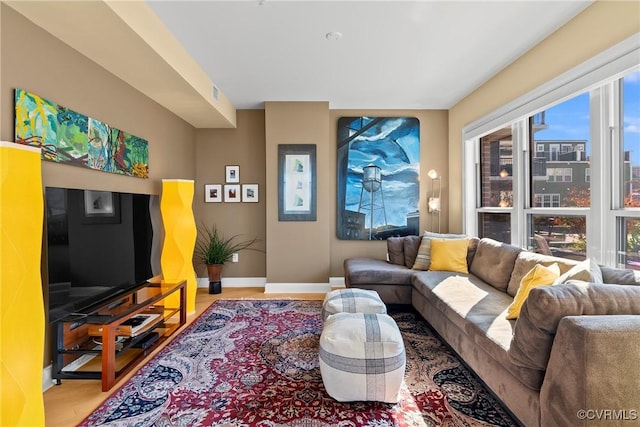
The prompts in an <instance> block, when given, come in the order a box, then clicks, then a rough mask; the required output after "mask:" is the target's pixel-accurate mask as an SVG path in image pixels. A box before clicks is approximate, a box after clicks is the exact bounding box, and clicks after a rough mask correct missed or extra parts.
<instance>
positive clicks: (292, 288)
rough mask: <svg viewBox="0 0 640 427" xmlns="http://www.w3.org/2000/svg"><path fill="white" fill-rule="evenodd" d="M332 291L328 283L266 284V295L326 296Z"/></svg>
mask: <svg viewBox="0 0 640 427" xmlns="http://www.w3.org/2000/svg"><path fill="white" fill-rule="evenodd" d="M329 291H331V286H330V285H329V284H328V283H266V284H265V286H264V293H265V294H274V293H277V294H283V293H288V294H326V293H327V292H329Z"/></svg>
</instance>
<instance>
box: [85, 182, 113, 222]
mask: <svg viewBox="0 0 640 427" xmlns="http://www.w3.org/2000/svg"><path fill="white" fill-rule="evenodd" d="M83 223H85V224H119V223H120V198H119V195H118V194H117V193H112V192H111V191H94V190H84V219H83Z"/></svg>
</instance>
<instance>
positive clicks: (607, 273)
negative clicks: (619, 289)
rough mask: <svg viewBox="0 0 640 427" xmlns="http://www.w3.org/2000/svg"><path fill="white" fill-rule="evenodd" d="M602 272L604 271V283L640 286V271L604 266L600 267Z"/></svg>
mask: <svg viewBox="0 0 640 427" xmlns="http://www.w3.org/2000/svg"><path fill="white" fill-rule="evenodd" d="M600 271H602V281H603V282H604V283H615V284H618V285H639V286H640V271H637V270H625V269H622V268H613V267H603V266H600Z"/></svg>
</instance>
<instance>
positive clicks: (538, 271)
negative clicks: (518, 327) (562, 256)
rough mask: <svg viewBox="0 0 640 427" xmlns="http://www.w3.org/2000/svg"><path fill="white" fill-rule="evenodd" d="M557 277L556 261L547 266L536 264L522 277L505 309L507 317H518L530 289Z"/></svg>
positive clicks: (558, 272) (552, 280) (549, 283)
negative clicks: (507, 307)
mask: <svg viewBox="0 0 640 427" xmlns="http://www.w3.org/2000/svg"><path fill="white" fill-rule="evenodd" d="M558 277H560V267H558V264H557V263H553V264H551V265H550V266H549V267H546V266H544V265H542V264H536V265H535V266H534V267H533V268H532V269H531V270H530V271H529V272H528V273H527V274H525V275H524V277H523V278H522V281H521V282H520V287H519V288H518V292H517V293H516V296H515V297H514V298H513V302H512V303H511V305H510V306H509V309H508V310H507V319H517V318H518V316H519V315H520V309H521V308H522V304H524V301H525V300H526V299H527V297H528V296H529V292H531V289H533V288H537V287H538V286H550V285H552V284H553V282H554V281H555V280H556V279H557V278H558Z"/></svg>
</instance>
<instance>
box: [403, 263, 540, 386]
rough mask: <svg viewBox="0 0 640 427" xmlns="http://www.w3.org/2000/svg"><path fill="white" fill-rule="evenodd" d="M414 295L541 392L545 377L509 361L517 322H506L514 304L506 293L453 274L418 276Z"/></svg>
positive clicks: (415, 279)
mask: <svg viewBox="0 0 640 427" xmlns="http://www.w3.org/2000/svg"><path fill="white" fill-rule="evenodd" d="M413 293H414V295H415V294H416V293H418V294H420V295H421V296H422V297H424V298H425V299H426V300H428V301H429V303H430V304H431V305H432V306H434V307H436V308H437V309H438V310H439V311H440V312H441V313H442V315H443V316H444V317H445V318H446V319H447V322H451V323H452V324H453V325H455V327H457V328H458V329H460V330H461V331H464V333H465V334H466V335H468V336H469V337H470V339H471V340H472V341H474V342H475V343H476V344H477V345H478V346H481V347H482V348H483V349H484V350H485V351H486V352H487V353H489V354H490V355H491V356H492V358H493V359H494V360H495V363H496V364H498V365H500V366H504V367H505V368H506V369H507V370H508V371H509V372H510V373H511V374H513V375H514V376H515V377H516V378H518V379H519V380H520V382H522V384H524V385H525V386H526V387H528V388H530V389H533V390H539V389H540V386H541V384H542V379H543V375H542V373H541V372H539V371H537V370H532V369H528V368H522V367H520V366H516V365H514V364H513V363H512V362H511V361H510V360H509V355H508V353H507V352H508V350H509V346H510V345H511V340H512V337H513V328H514V327H515V324H516V322H515V321H514V320H507V319H506V312H507V307H509V304H511V302H512V301H513V298H511V297H510V296H509V295H507V294H506V293H504V292H502V291H499V290H497V289H495V288H494V287H492V286H490V285H488V284H486V283H484V282H483V281H482V280H480V279H479V278H477V277H475V276H474V275H471V274H469V275H465V274H460V273H454V272H450V271H429V272H416V273H415V278H414V280H413Z"/></svg>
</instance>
